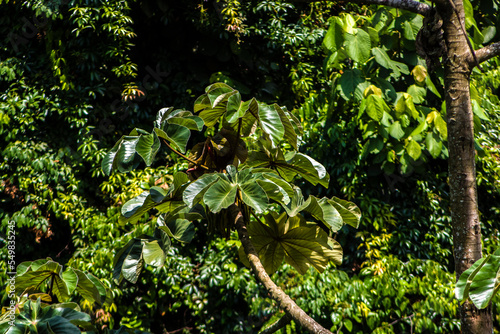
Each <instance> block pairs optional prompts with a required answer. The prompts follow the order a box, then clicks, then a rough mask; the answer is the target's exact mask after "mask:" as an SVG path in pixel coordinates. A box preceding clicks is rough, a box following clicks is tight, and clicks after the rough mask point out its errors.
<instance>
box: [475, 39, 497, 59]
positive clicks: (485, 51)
mask: <svg viewBox="0 0 500 334" xmlns="http://www.w3.org/2000/svg"><path fill="white" fill-rule="evenodd" d="M499 55H500V42H496V43H493V44H490V45H488V46H485V47H484V48H481V49H479V50H477V51H476V57H477V61H478V62H479V63H482V62H485V61H487V60H488V59H491V58H493V57H496V56H499Z"/></svg>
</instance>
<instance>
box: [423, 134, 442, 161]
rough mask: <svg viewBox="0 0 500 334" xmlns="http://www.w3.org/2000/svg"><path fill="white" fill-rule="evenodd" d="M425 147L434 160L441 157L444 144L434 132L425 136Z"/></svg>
mask: <svg viewBox="0 0 500 334" xmlns="http://www.w3.org/2000/svg"><path fill="white" fill-rule="evenodd" d="M425 145H426V146H427V150H428V151H429V153H430V154H431V155H432V157H433V158H434V159H436V158H437V157H439V155H440V154H441V150H442V149H443V142H442V141H441V139H440V138H439V137H438V136H437V135H436V134H435V133H434V132H428V133H427V135H426V136H425Z"/></svg>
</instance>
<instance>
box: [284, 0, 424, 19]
mask: <svg viewBox="0 0 500 334" xmlns="http://www.w3.org/2000/svg"><path fill="white" fill-rule="evenodd" d="M293 1H294V2H317V1H319V0H293ZM341 2H348V3H349V2H350V3H359V4H362V5H381V6H389V7H394V8H399V9H404V10H407V11H410V12H413V13H417V14H421V15H423V16H425V15H426V14H427V13H428V12H429V11H430V10H431V6H429V5H428V4H425V3H422V2H419V1H415V0H344V1H341Z"/></svg>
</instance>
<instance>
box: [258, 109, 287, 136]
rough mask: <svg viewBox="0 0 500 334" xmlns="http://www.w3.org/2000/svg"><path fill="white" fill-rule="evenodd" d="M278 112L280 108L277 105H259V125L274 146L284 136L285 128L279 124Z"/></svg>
mask: <svg viewBox="0 0 500 334" xmlns="http://www.w3.org/2000/svg"><path fill="white" fill-rule="evenodd" d="M279 110H281V108H280V107H279V106H278V105H277V104H273V105H267V104H264V103H261V104H259V121H260V122H259V123H260V125H261V127H262V129H263V130H264V132H265V133H267V134H268V135H269V136H270V138H271V140H272V141H273V143H274V144H275V145H277V144H278V143H279V142H280V141H281V140H282V139H283V136H284V135H285V127H284V126H283V123H282V122H281V117H280V113H279Z"/></svg>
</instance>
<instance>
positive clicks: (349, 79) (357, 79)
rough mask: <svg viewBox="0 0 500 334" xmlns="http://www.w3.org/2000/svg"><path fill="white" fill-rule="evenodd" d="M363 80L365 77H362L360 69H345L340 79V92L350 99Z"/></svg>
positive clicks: (346, 98)
mask: <svg viewBox="0 0 500 334" xmlns="http://www.w3.org/2000/svg"><path fill="white" fill-rule="evenodd" d="M363 81H364V79H363V78H362V73H361V71H360V70H358V69H353V70H347V71H345V72H344V73H343V74H342V76H341V77H340V80H339V85H340V94H341V95H342V97H343V98H344V99H345V100H350V99H351V97H352V94H353V93H354V91H355V90H356V88H357V87H358V85H359V84H360V83H362V82H363Z"/></svg>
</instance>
